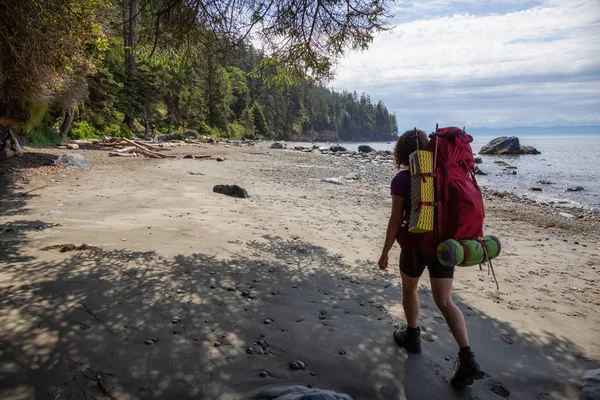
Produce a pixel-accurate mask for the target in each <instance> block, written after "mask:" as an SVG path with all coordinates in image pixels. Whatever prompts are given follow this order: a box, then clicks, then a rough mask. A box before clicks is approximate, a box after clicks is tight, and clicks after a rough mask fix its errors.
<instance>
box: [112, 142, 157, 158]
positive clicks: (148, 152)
mask: <svg viewBox="0 0 600 400" xmlns="http://www.w3.org/2000/svg"><path fill="white" fill-rule="evenodd" d="M123 140H125V141H126V142H127V143H129V144H130V145H132V146H135V147H137V150H136V152H137V153H140V154H143V155H145V156H148V157H151V158H167V157H166V156H164V155H162V154H159V153H155V152H154V151H151V150H148V149H146V148H145V147H144V146H142V145H140V144H138V143H137V142H135V141H133V140H129V139H123Z"/></svg>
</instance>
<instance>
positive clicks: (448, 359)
mask: <svg viewBox="0 0 600 400" xmlns="http://www.w3.org/2000/svg"><path fill="white" fill-rule="evenodd" d="M444 360H446V361H451V360H452V359H451V358H450V357H446V358H444Z"/></svg>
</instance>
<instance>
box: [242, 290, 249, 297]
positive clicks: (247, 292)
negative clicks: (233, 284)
mask: <svg viewBox="0 0 600 400" xmlns="http://www.w3.org/2000/svg"><path fill="white" fill-rule="evenodd" d="M242 296H244V297H249V296H250V292H249V291H247V290H244V291H243V292H242Z"/></svg>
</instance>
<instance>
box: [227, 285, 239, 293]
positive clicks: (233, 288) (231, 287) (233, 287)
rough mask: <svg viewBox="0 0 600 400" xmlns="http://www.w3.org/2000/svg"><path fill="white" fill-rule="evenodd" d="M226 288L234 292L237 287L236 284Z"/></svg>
mask: <svg viewBox="0 0 600 400" xmlns="http://www.w3.org/2000/svg"><path fill="white" fill-rule="evenodd" d="M227 290H228V291H230V292H235V291H236V290H237V287H236V286H229V287H228V288H227Z"/></svg>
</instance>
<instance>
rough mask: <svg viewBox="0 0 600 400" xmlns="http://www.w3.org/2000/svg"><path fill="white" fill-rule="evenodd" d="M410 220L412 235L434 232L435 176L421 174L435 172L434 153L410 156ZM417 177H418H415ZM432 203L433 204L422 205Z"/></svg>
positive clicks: (425, 151)
mask: <svg viewBox="0 0 600 400" xmlns="http://www.w3.org/2000/svg"><path fill="white" fill-rule="evenodd" d="M409 161H410V174H411V177H412V178H411V186H410V198H411V202H412V205H411V208H410V220H409V223H408V231H409V232H412V233H425V232H431V231H433V221H434V215H435V213H434V206H433V203H434V202H435V194H434V179H433V176H425V179H423V176H422V175H420V174H426V173H432V172H433V152H431V151H427V150H417V151H415V152H413V153H412V154H411V155H410V159H409ZM415 175H416V176H415ZM422 203H431V204H422Z"/></svg>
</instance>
